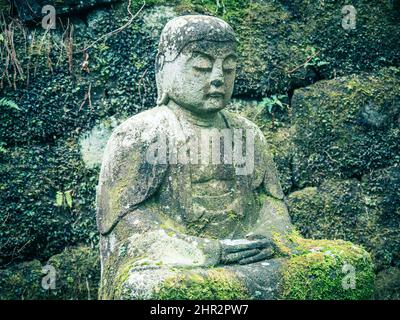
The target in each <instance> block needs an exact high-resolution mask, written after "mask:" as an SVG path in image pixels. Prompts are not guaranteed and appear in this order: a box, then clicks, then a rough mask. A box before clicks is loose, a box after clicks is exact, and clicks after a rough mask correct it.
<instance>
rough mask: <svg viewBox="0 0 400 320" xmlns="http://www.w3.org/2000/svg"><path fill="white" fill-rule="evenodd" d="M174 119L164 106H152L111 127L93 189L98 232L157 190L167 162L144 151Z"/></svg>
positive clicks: (173, 123) (166, 130)
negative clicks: (151, 158) (155, 161)
mask: <svg viewBox="0 0 400 320" xmlns="http://www.w3.org/2000/svg"><path fill="white" fill-rule="evenodd" d="M175 121H176V120H175V118H174V116H173V114H171V111H169V109H168V108H166V107H156V108H153V109H150V110H147V111H144V112H141V113H139V114H137V115H135V116H133V117H131V118H129V119H127V120H126V121H124V122H123V123H121V124H120V125H119V126H118V127H117V128H115V129H114V131H113V133H112V135H111V137H110V139H109V141H108V143H107V146H106V149H105V151H104V155H103V161H102V166H101V171H100V178H99V185H98V189H97V224H98V228H99V231H100V232H101V233H102V234H106V233H109V232H110V231H111V230H112V229H113V228H114V227H115V225H116V224H117V223H118V221H119V220H120V219H121V218H122V217H123V216H124V215H126V214H127V213H128V212H131V211H133V210H135V209H136V208H137V207H138V206H139V205H141V204H143V203H144V202H145V201H146V200H147V199H149V198H150V197H151V196H152V195H153V194H154V193H155V192H156V191H157V190H158V188H159V186H160V185H161V183H162V181H163V179H164V177H165V174H166V171H167V165H166V164H153V163H150V162H149V161H147V158H146V152H147V150H148V149H149V146H150V145H151V144H152V143H154V142H156V141H157V139H158V137H159V135H160V134H163V133H168V132H169V130H170V129H171V128H173V127H174V126H175V127H176V123H175Z"/></svg>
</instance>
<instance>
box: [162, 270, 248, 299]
mask: <svg viewBox="0 0 400 320" xmlns="http://www.w3.org/2000/svg"><path fill="white" fill-rule="evenodd" d="M154 299H159V300H243V299H249V295H248V293H247V290H246V288H245V286H244V285H243V284H242V283H241V282H240V281H239V280H238V279H237V278H236V277H235V275H234V274H233V273H232V272H230V271H227V270H225V269H222V268H215V269H210V270H209V271H207V272H206V273H205V272H203V273H196V272H194V271H187V272H185V271H183V272H182V273H181V274H178V275H176V276H173V277H170V278H167V279H165V280H164V281H163V283H162V284H161V285H160V286H159V287H158V288H156V289H155V292H154Z"/></svg>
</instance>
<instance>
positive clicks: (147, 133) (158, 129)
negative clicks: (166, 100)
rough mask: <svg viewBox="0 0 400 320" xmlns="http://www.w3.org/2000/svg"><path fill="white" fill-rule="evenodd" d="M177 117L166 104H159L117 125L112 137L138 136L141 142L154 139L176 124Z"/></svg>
mask: <svg viewBox="0 0 400 320" xmlns="http://www.w3.org/2000/svg"><path fill="white" fill-rule="evenodd" d="M176 122H177V119H176V117H175V115H174V114H173V112H172V111H171V110H170V109H169V108H168V107H166V106H159V107H155V108H152V109H148V110H146V111H143V112H140V113H138V114H136V115H134V116H132V117H130V118H128V119H127V120H125V121H124V122H122V123H121V124H120V125H119V126H118V127H116V128H115V129H114V131H113V134H112V135H111V138H110V139H115V138H117V137H120V136H127V135H128V136H132V135H134V136H137V137H138V138H139V139H140V140H141V142H146V140H150V141H151V140H153V139H154V138H155V137H156V136H157V135H158V134H160V133H162V132H166V131H168V130H170V129H171V128H174V127H175V126H176Z"/></svg>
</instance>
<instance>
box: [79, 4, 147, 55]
mask: <svg viewBox="0 0 400 320" xmlns="http://www.w3.org/2000/svg"><path fill="white" fill-rule="evenodd" d="M145 5H146V1H143V5H142V7H141V8H140V9H139V11H138V12H136V14H135V15H133V14H132V12H131V9H130V6H131V0H129V3H128V7H127V10H128V12H129V14H130V16H131V18H130V19H129V21H128V22H127V23H125V24H124V25H123V26H121V27H119V28H118V29H115V30H113V31H111V32H109V33H107V34H104V35H102V36H101V37H100V38H98V39H97V40H95V41H94V42H92V43H91V44H90V45H88V46H87V47H86V48H84V49H83V50H81V52H85V51H87V50H88V49H89V48H91V47H93V46H94V45H95V44H96V43H98V42H99V41H101V40H102V39H104V38H106V37H109V36H112V35H114V34H116V33H119V32H121V31H122V30H124V29H125V28H126V27H128V26H129V25H131V24H132V22H133V20H135V19H136V17H137V16H138V15H139V14H140V12H142V10H143V8H144V6H145Z"/></svg>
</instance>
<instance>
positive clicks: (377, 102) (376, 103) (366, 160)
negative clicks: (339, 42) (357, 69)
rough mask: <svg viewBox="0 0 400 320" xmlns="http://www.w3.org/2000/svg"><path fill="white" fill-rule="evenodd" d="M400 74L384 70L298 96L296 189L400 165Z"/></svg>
mask: <svg viewBox="0 0 400 320" xmlns="http://www.w3.org/2000/svg"><path fill="white" fill-rule="evenodd" d="M399 76H400V70H399V69H397V68H388V69H382V70H380V71H379V72H377V73H373V74H360V75H352V76H349V77H344V78H338V79H335V80H329V81H320V82H318V83H317V84H315V85H313V86H310V87H307V88H304V89H300V90H296V91H295V94H294V96H293V99H292V109H293V119H292V125H293V130H294V133H293V136H292V141H293V144H294V145H295V150H294V151H293V161H292V167H293V180H294V185H295V187H296V188H302V187H304V186H312V185H318V184H319V183H320V182H321V181H322V180H324V179H326V178H338V179H349V178H359V177H361V176H362V175H363V174H364V173H368V172H370V171H371V170H374V169H378V168H384V167H389V166H392V165H395V164H398V163H400V143H399V141H400V139H399V134H400V130H399V126H398V121H399V117H400V108H399V105H400V103H399V101H400V80H399V79H400V77H399Z"/></svg>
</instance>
